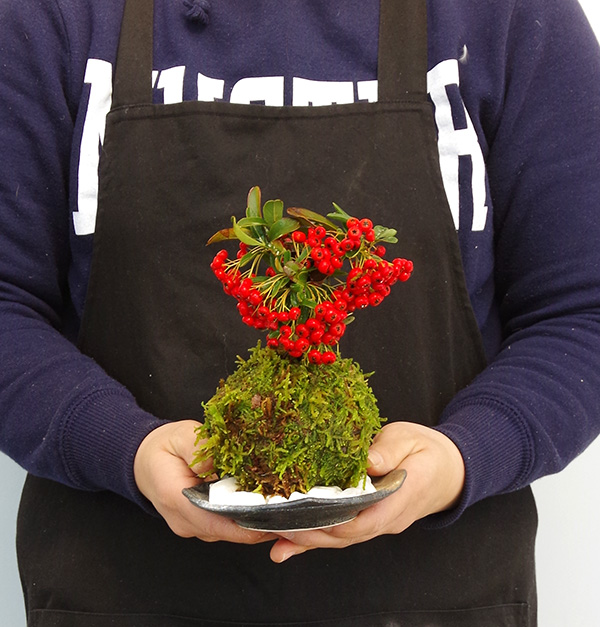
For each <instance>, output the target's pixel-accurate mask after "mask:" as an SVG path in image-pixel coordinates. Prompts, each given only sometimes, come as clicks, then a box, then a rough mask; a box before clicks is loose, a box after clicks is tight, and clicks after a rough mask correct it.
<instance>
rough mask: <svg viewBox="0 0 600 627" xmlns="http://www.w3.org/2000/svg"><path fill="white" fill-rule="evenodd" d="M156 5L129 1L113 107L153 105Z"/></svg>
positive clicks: (150, 0)
mask: <svg viewBox="0 0 600 627" xmlns="http://www.w3.org/2000/svg"><path fill="white" fill-rule="evenodd" d="M153 30H154V1H153V0H125V9H124V11H123V21H122V23H121V35H120V38H119V48H118V50H117V62H116V66H115V79H114V86H113V107H119V106H124V105H134V104H152V66H153Z"/></svg>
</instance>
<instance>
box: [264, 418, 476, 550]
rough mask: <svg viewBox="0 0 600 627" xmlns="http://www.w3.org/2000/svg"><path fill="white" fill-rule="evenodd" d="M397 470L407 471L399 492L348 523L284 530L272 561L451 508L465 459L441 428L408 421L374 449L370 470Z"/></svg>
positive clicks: (388, 530) (386, 432) (385, 432)
mask: <svg viewBox="0 0 600 627" xmlns="http://www.w3.org/2000/svg"><path fill="white" fill-rule="evenodd" d="M395 468H404V469H405V470H406V471H407V476H406V480H405V482H404V484H403V485H402V487H401V488H400V489H399V490H398V491H397V492H395V493H394V494H392V495H390V496H389V497H387V498H385V499H383V501H380V502H379V503H376V504H375V505H373V506H371V507H369V508H367V509H366V510H363V511H362V512H361V513H360V514H359V515H358V516H357V517H356V518H355V519H354V520H352V521H350V522H348V523H345V524H343V525H338V526H335V527H330V528H328V529H319V530H313V531H298V532H291V533H286V534H284V536H285V537H283V538H280V539H279V540H278V541H277V542H276V543H275V544H274V545H273V547H272V548H271V559H272V560H273V561H275V562H283V561H284V560H286V559H288V558H289V557H291V556H293V555H298V554H300V553H304V552H305V551H308V550H309V549H314V548H343V547H346V546H349V545H351V544H357V543H359V542H365V541H366V540H370V539H371V538H375V537H376V536H380V535H385V534H395V533H400V532H402V531H404V530H405V529H407V528H408V527H409V526H410V525H412V523H413V522H415V521H416V520H419V519H420V518H423V517H425V516H427V515H429V514H433V513H436V512H440V511H443V510H445V509H449V508H451V507H452V506H453V505H454V504H455V503H456V502H457V500H458V498H459V497H460V494H461V492H462V489H463V485H464V479H465V467H464V462H463V458H462V456H461V454H460V451H459V450H458V448H457V447H456V445H455V444H454V443H453V442H452V441H451V440H450V439H449V438H447V437H446V436H445V435H443V434H442V433H440V432H439V431H435V430H434V429H430V428H429V427H424V426H422V425H418V424H413V423H408V422H396V423H391V424H388V425H386V426H384V427H383V429H382V430H381V432H380V433H379V434H378V435H377V436H376V438H375V440H374V441H373V445H372V446H371V448H370V450H369V469H368V472H369V474H370V475H371V476H381V475H384V474H386V473H388V472H390V471H391V470H393V469H395Z"/></svg>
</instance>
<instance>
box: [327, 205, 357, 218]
mask: <svg viewBox="0 0 600 627" xmlns="http://www.w3.org/2000/svg"><path fill="white" fill-rule="evenodd" d="M331 204H332V205H333V208H334V209H335V214H334V215H338V214H339V215H340V216H341V217H343V218H344V219H346V220H348V219H349V218H351V217H352V216H351V215H350V214H349V213H346V212H345V211H344V210H343V209H342V208H341V207H340V206H339V205H338V204H337V203H335V202H332V203H331ZM329 215H331V214H329Z"/></svg>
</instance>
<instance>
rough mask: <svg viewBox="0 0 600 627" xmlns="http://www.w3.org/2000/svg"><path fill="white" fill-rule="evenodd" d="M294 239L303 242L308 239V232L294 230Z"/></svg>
mask: <svg viewBox="0 0 600 627" xmlns="http://www.w3.org/2000/svg"><path fill="white" fill-rule="evenodd" d="M292 239H293V240H294V241H295V242H298V243H299V244H302V243H303V242H305V241H306V234H305V233H303V232H302V231H294V232H293V233H292Z"/></svg>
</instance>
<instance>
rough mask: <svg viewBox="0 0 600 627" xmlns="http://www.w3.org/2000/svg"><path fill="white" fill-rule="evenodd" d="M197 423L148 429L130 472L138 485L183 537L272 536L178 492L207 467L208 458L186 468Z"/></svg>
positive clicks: (247, 539) (250, 540)
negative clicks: (216, 512)
mask: <svg viewBox="0 0 600 627" xmlns="http://www.w3.org/2000/svg"><path fill="white" fill-rule="evenodd" d="M199 426H200V423H198V422H195V421H193V420H182V421H180V422H172V423H169V424H165V425H162V426H161V427H158V428H157V429H155V430H154V431H151V432H150V433H149V434H148V435H147V436H146V437H145V438H144V440H143V441H142V443H141V444H140V446H139V448H138V450H137V453H136V456H135V460H134V466H133V470H134V475H135V481H136V483H137V486H138V488H139V489H140V491H141V492H142V494H144V496H146V497H147V498H148V499H149V500H150V501H151V502H152V504H153V505H154V507H155V508H156V510H157V511H158V513H159V514H160V515H161V516H162V517H163V518H164V519H165V521H166V522H167V524H168V525H169V527H170V528H171V530H172V531H173V532H174V533H176V534H177V535H178V536H181V537H183V538H192V537H196V538H199V539H201V540H205V541H207V542H215V541H217V540H227V541H229V542H239V543H244V544H255V543H257V542H264V541H266V540H271V539H273V538H274V537H275V536H273V535H271V534H266V533H260V532H256V531H249V530H247V529H242V528H241V527H239V526H238V525H237V524H236V523H234V522H233V521H232V520H229V519H227V518H224V517H223V516H218V515H217V514H212V513H210V512H206V511H204V510H202V509H200V508H198V507H196V506H195V505H192V503H190V502H189V501H188V499H187V498H186V497H185V496H184V495H183V494H182V493H181V491H182V490H183V488H190V487H192V486H195V485H197V484H198V483H199V482H200V479H199V478H198V476H197V473H202V472H204V471H208V470H210V468H211V462H210V461H208V462H205V463H203V464H202V465H201V466H194V467H193V468H190V464H191V463H192V460H193V458H194V450H195V441H196V434H195V432H194V430H195V429H196V428H197V427H199Z"/></svg>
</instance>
